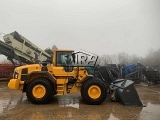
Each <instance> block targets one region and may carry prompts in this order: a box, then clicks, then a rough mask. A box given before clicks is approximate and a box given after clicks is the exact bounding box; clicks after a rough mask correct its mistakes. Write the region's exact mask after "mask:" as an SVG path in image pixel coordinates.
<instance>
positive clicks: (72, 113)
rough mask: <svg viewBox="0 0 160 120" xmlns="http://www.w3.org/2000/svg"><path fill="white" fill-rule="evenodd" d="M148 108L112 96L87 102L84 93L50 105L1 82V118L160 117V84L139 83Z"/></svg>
mask: <svg viewBox="0 0 160 120" xmlns="http://www.w3.org/2000/svg"><path fill="white" fill-rule="evenodd" d="M135 86H136V89H137V92H138V94H139V97H140V99H141V101H142V103H143V104H144V105H145V107H141V106H124V105H123V104H121V103H118V102H112V101H110V100H109V99H106V101H105V102H104V103H103V104H101V105H87V104H85V103H84V102H83V100H82V98H81V96H80V93H76V94H69V95H65V96H55V98H54V99H53V101H52V102H51V103H49V104H46V105H34V104H32V103H30V102H29V101H28V100H27V98H26V95H25V93H21V92H19V91H16V90H10V89H9V88H8V87H7V82H6V81H3V82H2V81H1V82H0V120H160V85H152V86H146V85H135Z"/></svg>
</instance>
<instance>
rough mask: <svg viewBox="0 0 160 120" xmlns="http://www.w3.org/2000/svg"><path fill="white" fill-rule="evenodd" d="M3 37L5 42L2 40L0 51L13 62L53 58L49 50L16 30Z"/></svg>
mask: <svg viewBox="0 0 160 120" xmlns="http://www.w3.org/2000/svg"><path fill="white" fill-rule="evenodd" d="M3 39H4V42H3V41H0V53H1V54H3V55H5V56H6V57H7V59H8V60H10V61H11V62H12V63H13V64H18V65H23V64H33V63H38V62H42V61H44V60H46V59H51V56H50V55H49V54H48V53H47V52H45V51H44V50H42V49H40V48H39V47H38V46H36V45H35V44H33V43H32V42H31V41H29V40H28V39H26V38H25V37H23V36H22V35H20V34H19V33H18V32H16V31H15V32H12V33H10V34H6V35H4V36H3Z"/></svg>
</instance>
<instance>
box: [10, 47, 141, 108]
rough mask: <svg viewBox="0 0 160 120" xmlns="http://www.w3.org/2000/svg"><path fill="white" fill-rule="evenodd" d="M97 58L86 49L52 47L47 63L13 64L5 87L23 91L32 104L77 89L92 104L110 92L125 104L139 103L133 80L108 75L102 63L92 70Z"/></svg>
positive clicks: (84, 99) (107, 70)
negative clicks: (11, 74) (51, 57)
mask: <svg viewBox="0 0 160 120" xmlns="http://www.w3.org/2000/svg"><path fill="white" fill-rule="evenodd" d="M97 59H98V56H96V55H94V54H91V53H88V52H85V51H72V50H59V49H55V50H54V51H53V59H52V61H51V62H50V63H49V62H42V63H41V64H31V65H24V66H20V67H16V68H15V70H14V74H13V78H12V79H11V80H10V81H9V83H8V87H9V88H10V89H15V90H20V91H22V92H26V95H27V98H28V99H29V101H31V102H32V103H34V104H45V103H48V102H49V101H50V100H52V98H53V97H54V96H55V95H64V94H68V93H75V92H80V93H81V96H82V98H83V101H84V102H85V103H87V104H91V105H98V104H101V103H103V102H104V101H105V99H106V97H107V95H110V96H111V98H112V99H113V98H115V99H113V100H116V101H118V100H121V101H123V103H124V104H125V105H138V106H142V103H141V101H140V100H139V97H138V94H137V92H136V90H135V87H134V84H133V82H132V81H130V80H125V79H122V80H117V78H114V77H111V75H112V76H113V74H112V73H111V70H109V69H108V68H107V67H105V66H102V67H97V70H96V71H95V65H96V62H97ZM89 68H92V69H94V71H95V72H94V73H93V72H91V71H90V70H89Z"/></svg>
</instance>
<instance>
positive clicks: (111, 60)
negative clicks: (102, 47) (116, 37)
mask: <svg viewBox="0 0 160 120" xmlns="http://www.w3.org/2000/svg"><path fill="white" fill-rule="evenodd" d="M98 63H99V65H107V64H125V65H127V64H137V63H141V64H143V65H145V66H154V65H160V49H158V50H153V49H150V50H149V51H148V53H147V54H146V55H145V57H139V56H137V55H136V54H133V55H129V54H127V53H125V52H122V53H118V54H113V55H107V54H104V55H102V56H100V57H99V61H98Z"/></svg>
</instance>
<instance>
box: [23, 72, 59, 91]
mask: <svg viewBox="0 0 160 120" xmlns="http://www.w3.org/2000/svg"><path fill="white" fill-rule="evenodd" d="M36 74H37V77H42V78H45V79H47V80H49V81H50V82H51V84H52V85H53V88H54V91H55V92H56V78H55V77H54V76H53V75H52V74H50V73H49V72H48V71H33V72H31V73H29V74H28V75H27V80H26V81H25V83H24V87H23V92H25V90H26V86H27V84H28V83H29V82H30V81H32V80H33V79H31V78H32V76H33V75H34V76H35V75H36ZM37 77H34V79H35V78H37Z"/></svg>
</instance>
